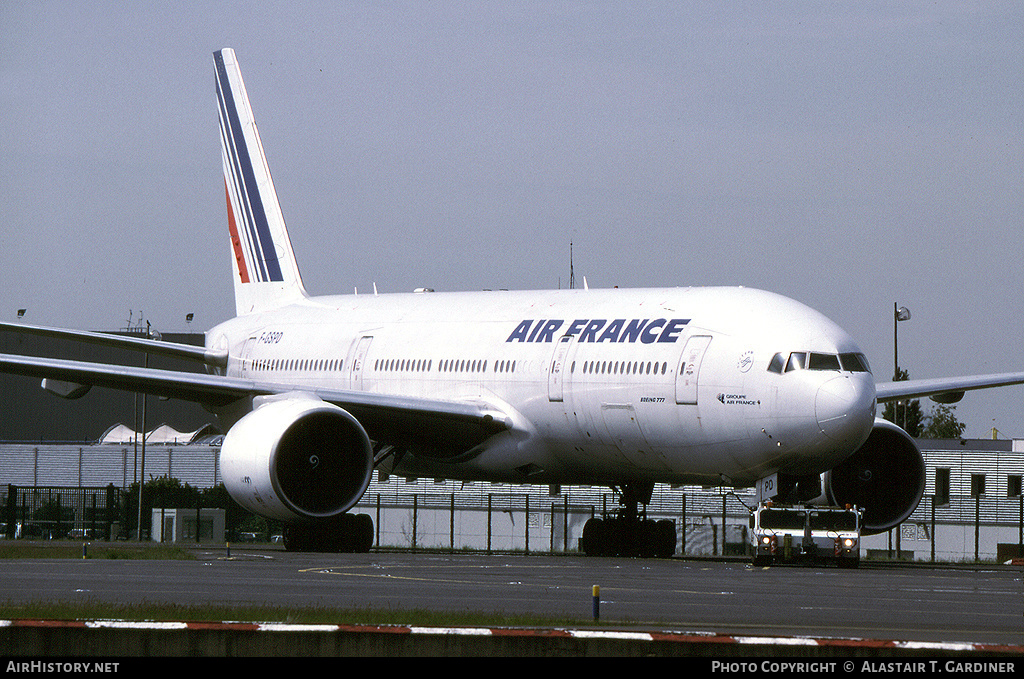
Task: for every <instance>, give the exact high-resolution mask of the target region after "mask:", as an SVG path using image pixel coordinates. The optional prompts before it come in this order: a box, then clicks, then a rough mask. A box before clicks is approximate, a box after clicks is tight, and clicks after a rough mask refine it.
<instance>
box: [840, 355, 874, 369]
mask: <svg viewBox="0 0 1024 679" xmlns="http://www.w3.org/2000/svg"><path fill="white" fill-rule="evenodd" d="M839 362H840V363H842V364H843V370H848V371H850V372H852V373H869V372H871V367H870V366H869V365H868V359H867V356H865V355H864V354H839Z"/></svg>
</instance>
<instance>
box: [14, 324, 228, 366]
mask: <svg viewBox="0 0 1024 679" xmlns="http://www.w3.org/2000/svg"><path fill="white" fill-rule="evenodd" d="M0 331H7V332H12V333H21V334H25V335H38V336H41V337H55V338H58V339H65V340H72V341H75V342H85V343H87V344H100V345H103V346H108V347H117V348H119V349H127V350H130V351H145V352H147V353H150V354H153V355H158V356H168V357H171V358H180V359H186V360H192V361H201V362H203V363H206V364H208V365H213V366H219V367H223V366H226V365H227V363H228V352H227V351H214V350H212V349H207V348H206V347H198V346H193V345H191V344H178V343H176V342H164V341H161V340H158V339H151V338H148V337H142V336H139V337H132V336H131V335H112V334H110V333H105V332H88V331H85V330H68V329H65V328H47V327H43V326H39V325H24V324H22V323H4V322H0Z"/></svg>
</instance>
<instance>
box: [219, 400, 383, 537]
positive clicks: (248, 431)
mask: <svg viewBox="0 0 1024 679" xmlns="http://www.w3.org/2000/svg"><path fill="white" fill-rule="evenodd" d="M220 461H221V462H220V463H221V470H222V472H223V475H224V485H225V486H226V487H227V490H228V492H229V493H230V494H231V497H233V498H234V499H235V501H236V502H238V504H240V505H242V506H243V507H245V508H246V509H249V510H251V511H253V512H255V513H257V514H259V515H261V516H265V517H267V518H271V519H278V520H282V521H289V522H296V521H306V522H308V521H316V520H322V519H330V518H333V517H337V516H339V515H341V514H343V513H344V512H345V511H347V510H348V509H350V508H351V507H352V506H353V505H355V504H356V502H358V501H359V498H361V497H362V495H363V493H364V492H365V491H366V488H367V486H368V485H369V484H370V478H371V474H372V472H373V449H372V447H371V444H370V439H369V437H368V436H367V435H366V431H365V430H364V429H363V427H362V425H360V424H359V422H358V421H356V419H355V418H354V417H352V415H350V414H349V413H348V412H346V411H344V410H342V409H341V408H339V407H338V406H335V405H332V404H330V403H325V402H324V401H321V400H319V399H317V398H315V397H308V396H300V395H288V396H284V397H276V400H275V398H270V399H268V400H267V402H265V403H264V404H263V405H260V406H259V407H257V408H256V409H254V410H253V411H252V412H251V413H248V414H247V415H246V416H245V417H243V418H242V419H240V420H239V421H238V422H237V423H235V425H234V426H232V427H231V429H229V430H228V433H227V435H226V436H225V437H224V444H223V446H222V447H221V453H220Z"/></svg>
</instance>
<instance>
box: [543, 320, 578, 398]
mask: <svg viewBox="0 0 1024 679" xmlns="http://www.w3.org/2000/svg"><path fill="white" fill-rule="evenodd" d="M572 340H573V336H572V335H562V336H561V337H559V338H558V343H557V344H556V345H555V353H554V355H553V356H552V357H551V366H550V367H551V370H550V371H549V372H548V400H549V401H552V402H559V401H561V400H562V397H563V395H564V389H565V375H566V363H567V362H568V356H569V349H570V348H571V347H572Z"/></svg>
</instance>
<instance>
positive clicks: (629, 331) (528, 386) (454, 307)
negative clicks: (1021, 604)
mask: <svg viewBox="0 0 1024 679" xmlns="http://www.w3.org/2000/svg"><path fill="white" fill-rule="evenodd" d="M207 344H208V346H211V347H214V346H216V347H220V348H227V349H228V350H229V352H230V357H231V358H230V361H229V364H228V374H229V375H232V376H238V377H247V376H252V377H257V376H258V377H259V378H260V379H261V380H264V381H273V382H278V383H286V384H292V385H295V386H296V388H306V389H309V388H315V387H322V388H333V389H351V390H358V391H366V392H377V393H384V394H391V395H399V396H421V397H429V398H433V399H445V400H452V401H484V402H487V403H489V404H491V405H493V406H495V407H497V408H500V409H501V410H503V411H504V412H506V413H508V415H509V416H510V417H511V419H512V421H513V423H514V427H513V429H512V430H511V431H509V432H506V433H504V434H499V435H498V436H496V437H495V438H494V439H493V440H492V441H490V442H488V444H486V445H485V446H479V447H478V448H476V449H474V450H473V451H472V452H471V453H470V454H467V455H465V456H463V457H462V458H458V459H437V458H435V457H431V456H430V454H429V451H421V452H425V454H420V455H412V456H407V457H405V458H404V460H403V462H402V464H401V465H400V467H399V468H396V470H395V471H396V473H403V474H409V475H421V476H430V475H438V476H445V477H446V478H462V479H478V480H493V481H513V480H523V479H524V476H525V477H528V478H529V479H530V480H531V481H535V482H541V483H565V484H571V483H595V484H596V483H613V484H614V483H623V482H627V481H662V482H675V483H682V482H689V483H713V484H719V483H725V484H727V485H737V486H744V485H750V484H752V483H753V482H754V481H756V480H757V479H759V478H762V477H764V476H766V475H768V474H771V473H774V472H776V471H780V470H783V471H790V472H793V473H819V472H822V471H825V470H827V469H830V468H831V467H832V466H834V465H835V464H837V463H838V462H840V461H841V460H842V459H844V458H845V457H847V456H848V455H849V454H851V453H852V452H853V451H854V450H856V449H857V447H858V446H860V445H861V443H863V441H864V440H865V439H866V437H867V435H868V433H869V432H870V430H871V426H872V424H873V422H874V410H875V387H874V381H873V379H872V377H871V375H870V373H868V372H863V371H862V372H850V371H847V370H843V369H839V368H838V367H837V368H836V369H830V368H829V367H825V368H824V369H823V368H820V367H819V368H817V369H814V370H811V369H801V370H791V371H785V370H769V365H770V363H771V361H772V358H773V356H775V355H776V354H781V355H782V356H783V357H788V356H789V355H790V354H791V353H792V352H819V353H820V354H822V355H830V356H833V357H834V356H836V355H839V354H844V353H845V354H852V353H859V349H858V348H857V347H856V345H855V343H854V342H853V340H852V339H851V338H850V337H849V335H847V334H846V333H845V332H844V331H843V330H842V329H840V328H839V327H838V326H836V325H835V324H834V323H832V322H831V321H829V320H828V319H827V318H825V317H824V316H822V315H821V314H819V313H817V312H815V311H813V310H812V309H809V308H808V307H806V306H804V305H802V304H799V303H797V302H795V301H793V300H790V299H787V298H785V297H781V296H779V295H775V294H771V293H767V292H763V291H759V290H752V289H745V288H678V289H653V290H651V289H648V290H628V289H602V290H557V291H524V292H506V291H493V292H491V291H487V292H475V293H433V292H425V293H410V294H389V295H347V296H336V297H318V298H311V299H309V300H307V301H304V302H302V303H299V304H295V305H291V306H288V307H285V308H282V309H279V310H275V311H272V312H265V313H260V314H250V315H246V316H240V317H238V318H235V319H232V320H230V321H227V322H226V323H223V324H221V325H220V326H217V327H216V328H214V329H213V330H211V331H210V332H209V333H208V334H207Z"/></svg>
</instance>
